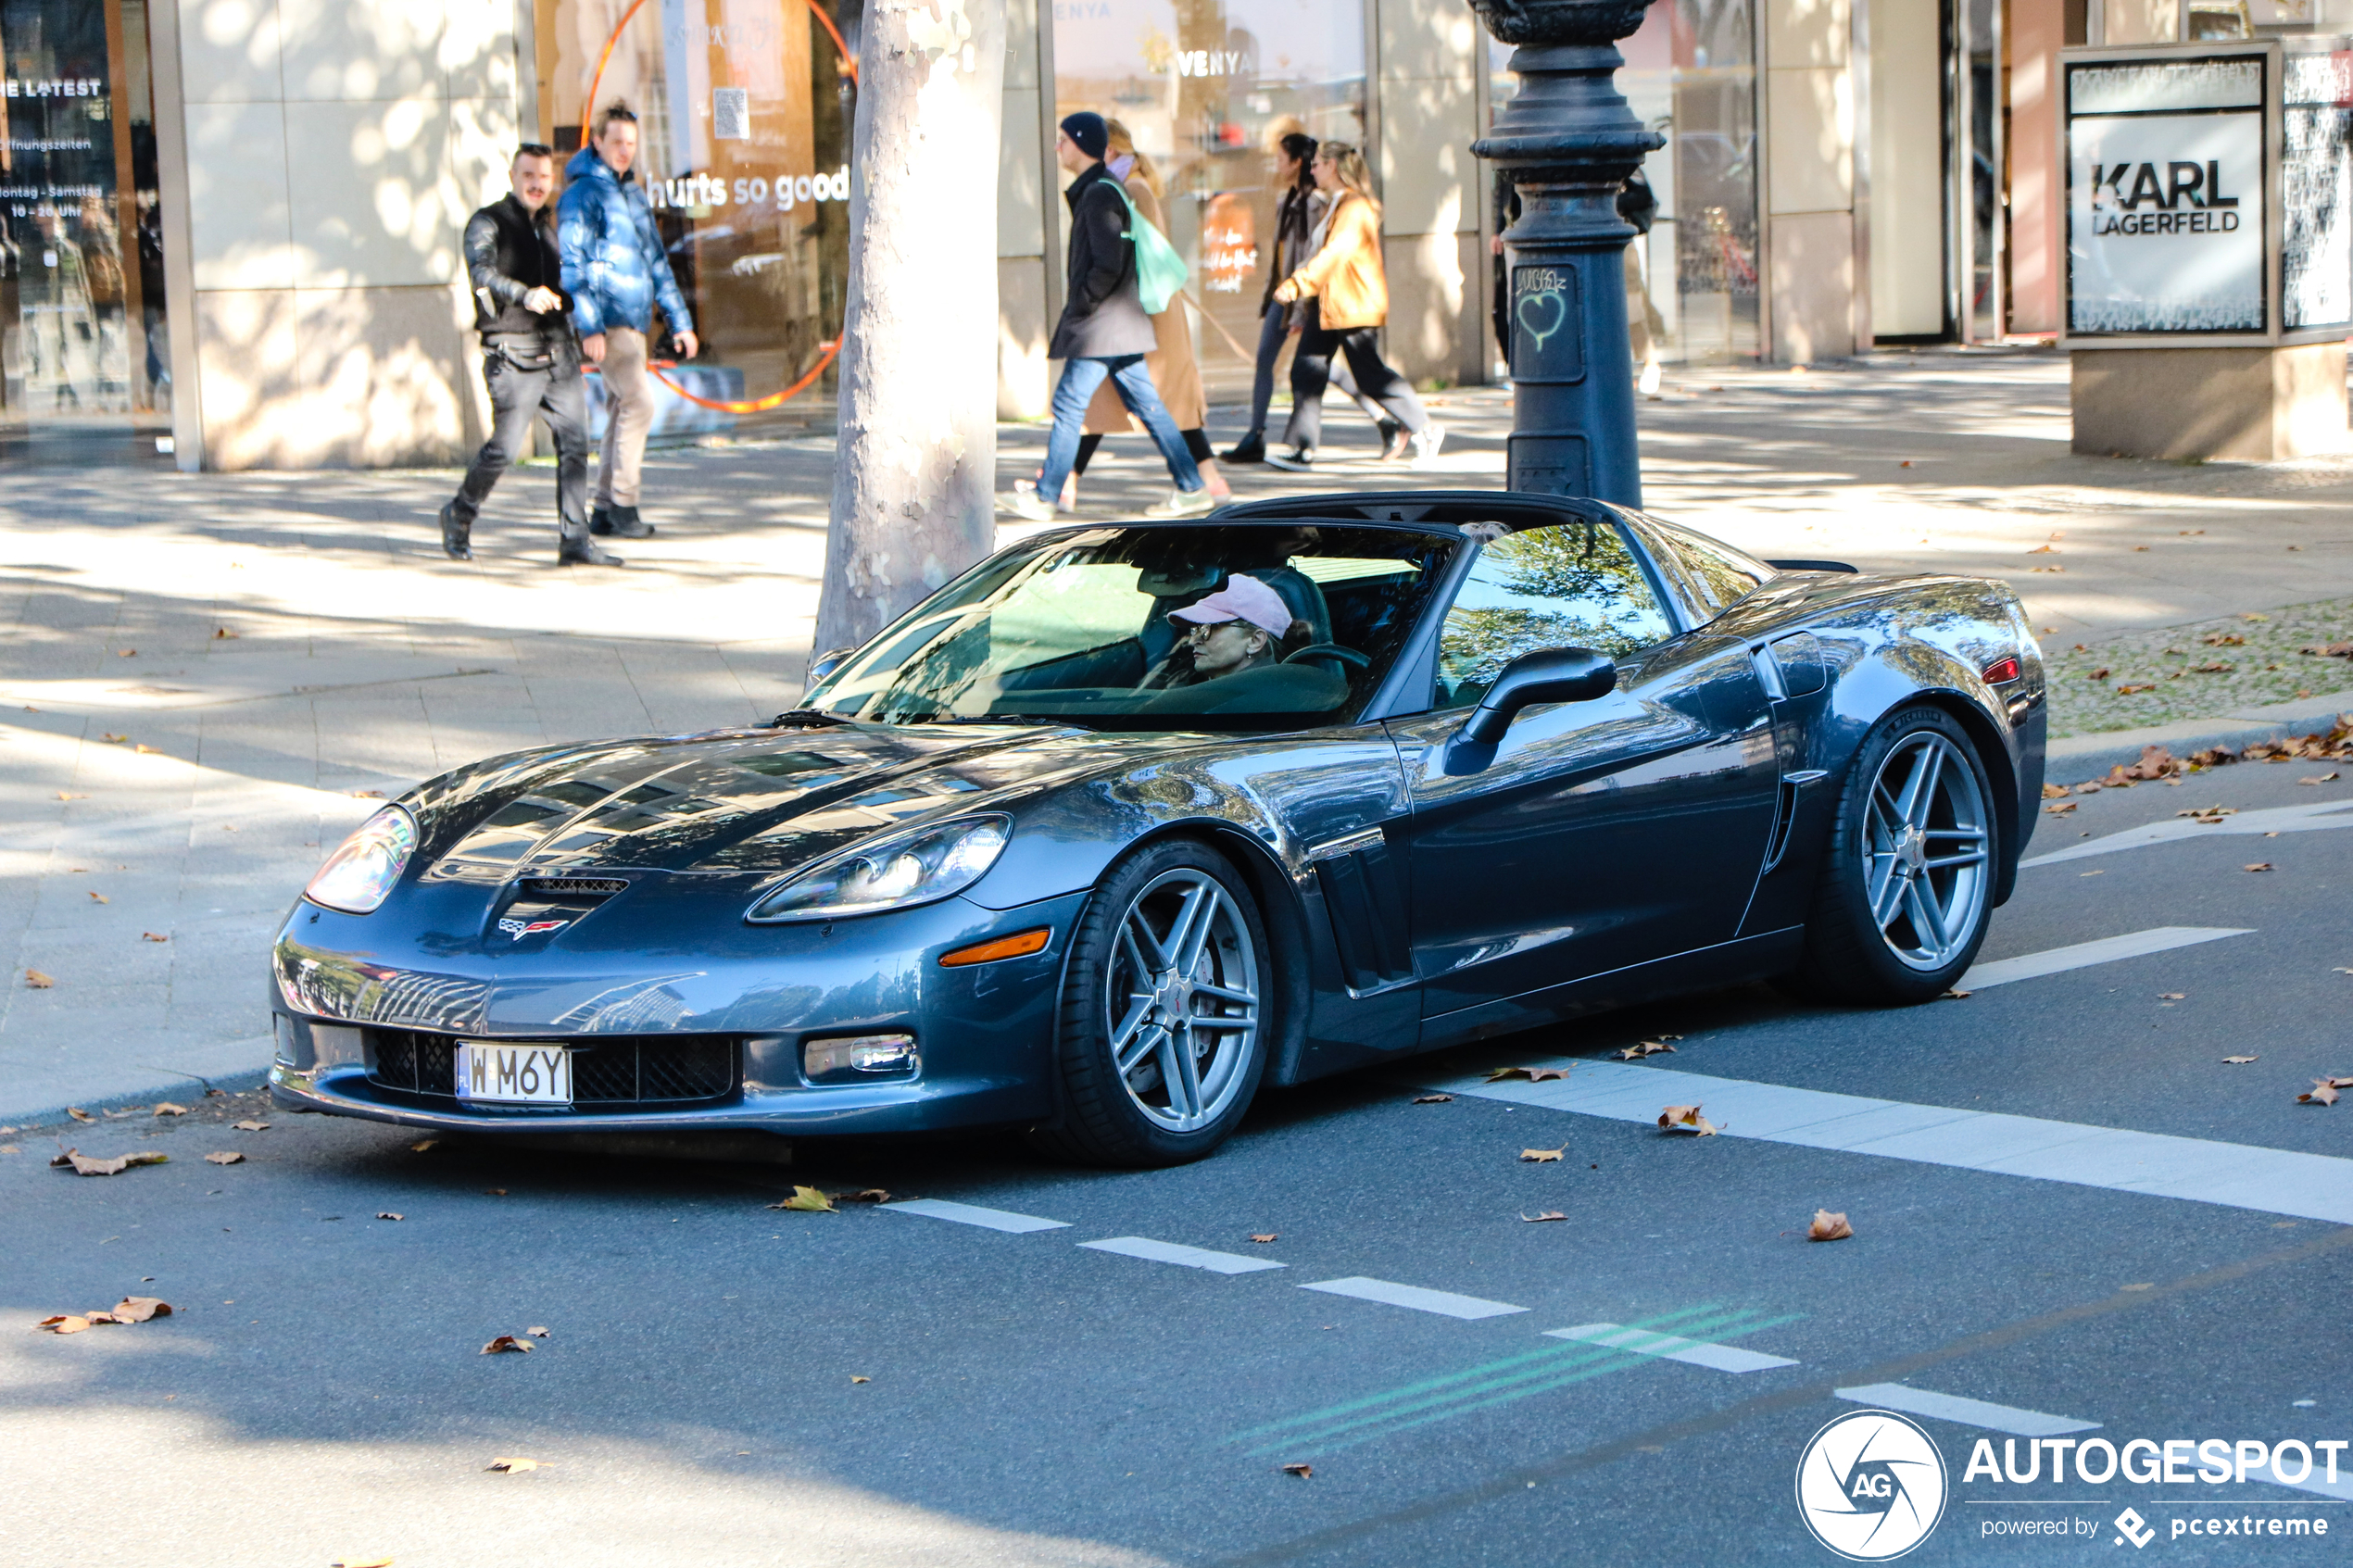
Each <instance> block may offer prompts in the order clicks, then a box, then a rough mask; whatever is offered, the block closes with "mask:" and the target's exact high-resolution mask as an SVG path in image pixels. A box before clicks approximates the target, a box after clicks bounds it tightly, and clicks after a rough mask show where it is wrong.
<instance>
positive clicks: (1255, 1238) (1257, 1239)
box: [1250, 1231, 1276, 1247]
mask: <svg viewBox="0 0 2353 1568" xmlns="http://www.w3.org/2000/svg"><path fill="white" fill-rule="evenodd" d="M1275 1236H1276V1233H1275V1232H1273V1231H1268V1232H1267V1233H1266V1234H1265V1236H1252V1237H1251V1238H1250V1239H1251V1240H1252V1241H1254V1242H1256V1243H1258V1244H1259V1245H1260V1246H1261V1247H1264V1246H1265V1245H1266V1244H1267V1243H1268V1242H1270V1241H1272V1240H1274V1239H1275Z"/></svg>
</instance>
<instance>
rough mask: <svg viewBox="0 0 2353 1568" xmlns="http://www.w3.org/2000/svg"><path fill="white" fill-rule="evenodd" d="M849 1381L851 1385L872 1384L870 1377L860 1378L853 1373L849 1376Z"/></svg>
mask: <svg viewBox="0 0 2353 1568" xmlns="http://www.w3.org/2000/svg"><path fill="white" fill-rule="evenodd" d="M849 1381H850V1382H852V1383H872V1382H873V1381H874V1379H873V1378H871V1377H861V1376H859V1375H858V1374H856V1373H854V1372H853V1373H851V1374H849Z"/></svg>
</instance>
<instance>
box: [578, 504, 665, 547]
mask: <svg viewBox="0 0 2353 1568" xmlns="http://www.w3.org/2000/svg"><path fill="white" fill-rule="evenodd" d="M588 532H589V533H595V532H597V529H596V526H595V524H593V523H592V524H590V525H589V529H588ZM605 532H606V533H610V534H612V535H614V536H615V537H617V538H622V539H650V538H652V537H653V536H654V525H653V524H652V523H650V522H648V521H646V520H645V519H644V518H641V517H639V516H638V515H637V508H635V507H624V506H623V505H622V504H621V503H620V502H618V501H616V502H614V503H613V506H612V510H611V512H610V514H609V516H608V519H607V522H606V527H605Z"/></svg>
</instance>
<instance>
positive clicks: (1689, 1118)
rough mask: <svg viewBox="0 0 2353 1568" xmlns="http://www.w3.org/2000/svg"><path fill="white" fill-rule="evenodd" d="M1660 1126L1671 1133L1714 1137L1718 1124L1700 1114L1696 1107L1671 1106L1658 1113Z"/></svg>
mask: <svg viewBox="0 0 2353 1568" xmlns="http://www.w3.org/2000/svg"><path fill="white" fill-rule="evenodd" d="M1658 1124H1659V1126H1660V1127H1661V1128H1662V1129H1663V1130H1665V1131H1667V1132H1670V1133H1695V1134H1697V1135H1699V1136H1701V1137H1704V1138H1705V1137H1713V1136H1715V1135H1716V1134H1717V1132H1718V1127H1717V1126H1716V1124H1715V1123H1712V1122H1710V1121H1709V1120H1708V1119H1707V1118H1706V1117H1705V1116H1702V1115H1701V1114H1700V1113H1699V1107H1698V1106H1696V1105H1670V1106H1668V1107H1667V1109H1666V1110H1662V1111H1660V1112H1659V1113H1658Z"/></svg>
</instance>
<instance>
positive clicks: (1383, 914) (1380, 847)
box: [1313, 829, 1414, 991]
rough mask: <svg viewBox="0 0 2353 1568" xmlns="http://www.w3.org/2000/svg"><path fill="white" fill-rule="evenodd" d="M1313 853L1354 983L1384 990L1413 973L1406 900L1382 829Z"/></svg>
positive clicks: (1335, 935) (1334, 933) (1345, 969)
mask: <svg viewBox="0 0 2353 1568" xmlns="http://www.w3.org/2000/svg"><path fill="white" fill-rule="evenodd" d="M1313 859H1314V863H1315V882H1316V884H1317V887H1318V888H1319V889H1320V890H1321V892H1322V893H1323V895H1324V909H1325V910H1326V912H1327V914H1328V915H1329V916H1330V918H1331V922H1332V936H1333V939H1334V941H1335V942H1336V944H1337V945H1338V947H1339V949H1340V970H1341V972H1342V974H1343V976H1344V978H1345V979H1346V981H1347V984H1348V988H1349V989H1350V990H1352V991H1371V990H1378V989H1379V988H1380V987H1381V986H1384V985H1394V984H1396V983H1397V982H1399V981H1403V980H1410V979H1412V978H1413V973H1414V955H1413V951H1412V949H1411V948H1410V947H1407V945H1406V941H1405V900H1404V897H1403V892H1402V890H1401V889H1400V888H1399V887H1398V885H1397V868H1396V864H1395V862H1394V861H1393V860H1391V859H1390V853H1389V846H1388V844H1387V843H1386V842H1385V840H1384V838H1383V836H1382V834H1381V833H1380V832H1379V830H1378V829H1375V830H1373V831H1371V832H1369V833H1363V834H1353V835H1351V836H1350V837H1349V838H1347V839H1345V840H1342V841H1340V842H1339V843H1337V844H1331V845H1327V846H1324V847H1322V848H1320V849H1319V850H1317V851H1316V852H1315V854H1314V857H1313Z"/></svg>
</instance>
